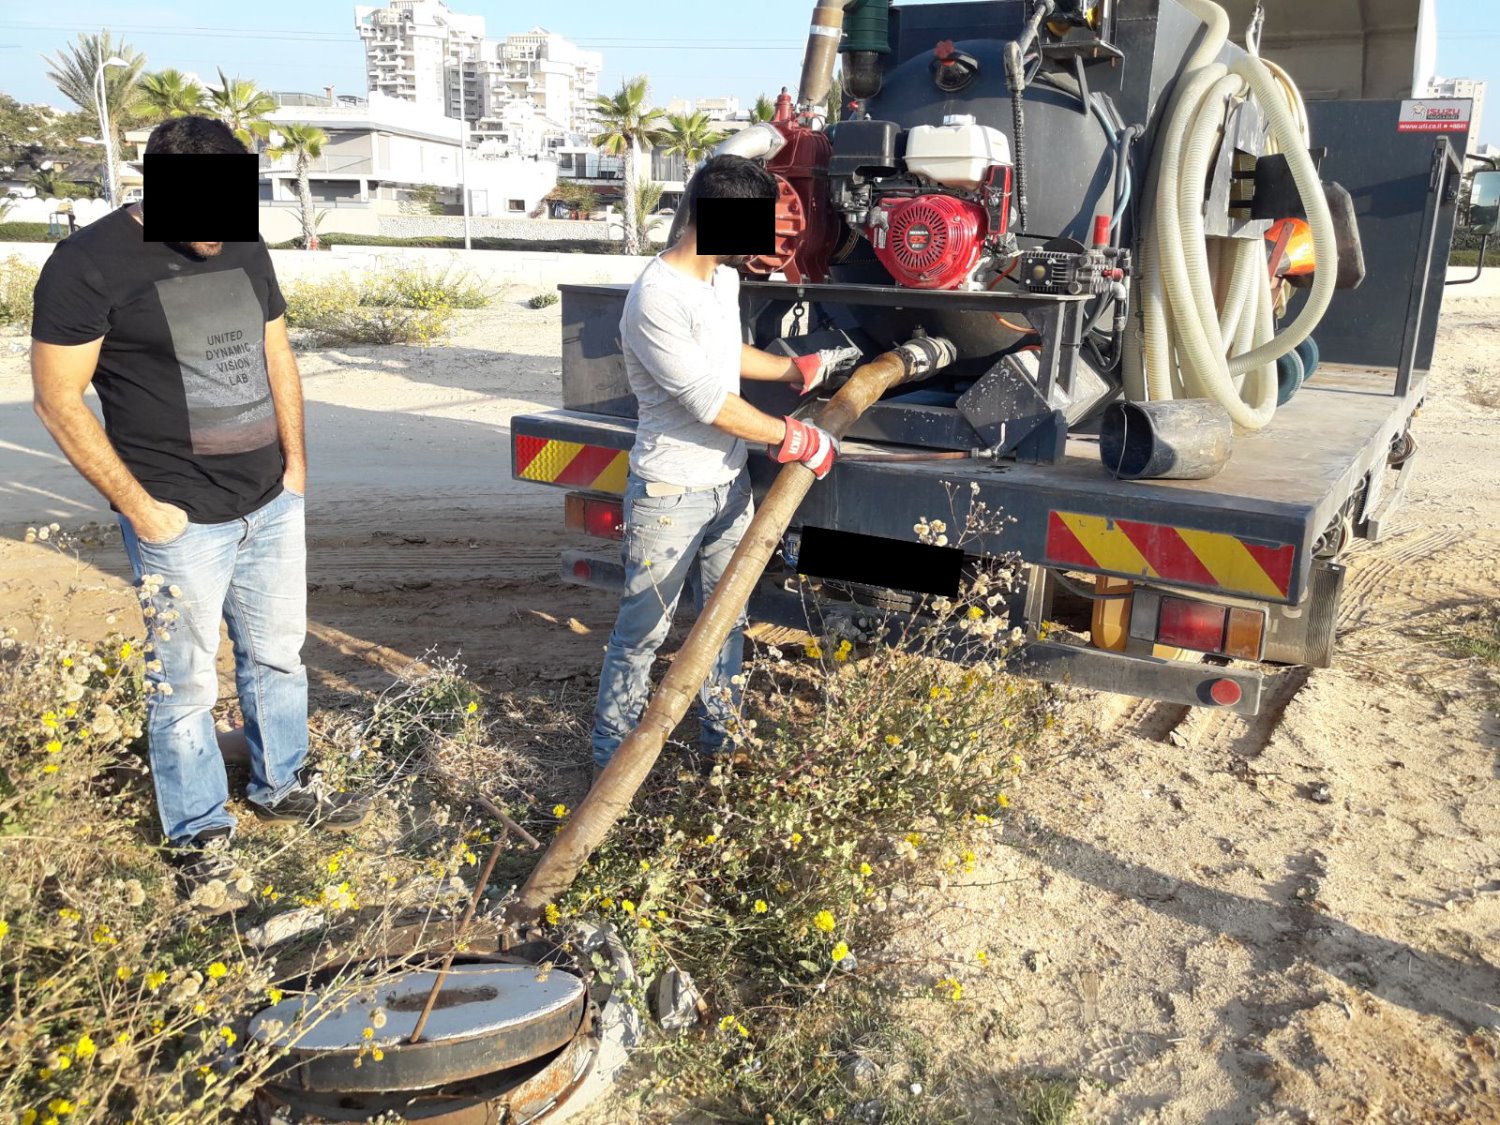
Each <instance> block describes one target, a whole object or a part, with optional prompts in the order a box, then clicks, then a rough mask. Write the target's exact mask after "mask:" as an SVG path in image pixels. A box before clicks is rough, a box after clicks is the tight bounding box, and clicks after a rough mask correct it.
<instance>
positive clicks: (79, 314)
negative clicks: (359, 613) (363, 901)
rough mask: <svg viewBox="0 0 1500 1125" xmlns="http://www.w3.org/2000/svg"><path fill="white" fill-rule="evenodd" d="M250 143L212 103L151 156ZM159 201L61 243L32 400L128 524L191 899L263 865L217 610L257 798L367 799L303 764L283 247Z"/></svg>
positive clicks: (153, 706)
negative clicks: (232, 804) (230, 744)
mask: <svg viewBox="0 0 1500 1125" xmlns="http://www.w3.org/2000/svg"><path fill="white" fill-rule="evenodd" d="M244 152H245V148H244V146H243V145H241V144H240V142H239V141H238V140H237V139H236V138H235V136H234V134H233V133H232V132H231V131H230V130H229V128H228V127H227V126H225V125H224V124H223V123H221V122H218V121H214V120H211V119H209V118H205V117H182V118H177V119H175V120H172V121H168V122H166V123H164V124H162V125H159V126H157V128H156V129H155V130H153V131H152V133H151V137H150V140H149V141H148V142H147V144H146V153H147V155H148V156H149V155H151V154H152V153H164V154H200V155H206V154H214V153H241V154H243V153H244ZM205 166H206V165H205ZM147 186H149V184H148V185H147ZM143 215H144V204H143V203H137V204H133V205H131V206H129V207H122V208H120V209H118V210H116V211H114V212H113V213H112V214H110V215H107V216H106V217H104V218H102V219H100V220H98V221H96V222H94V223H91V224H90V225H89V226H87V227H85V228H84V229H83V230H81V231H79V232H78V233H77V234H75V235H73V236H72V237H70V238H69V239H67V241H65V242H62V243H59V244H58V246H57V248H56V249H55V250H54V251H53V254H52V256H51V258H49V259H48V261H47V264H46V265H45V267H43V269H42V274H41V277H40V279H39V280H38V282H37V285H36V295H35V308H34V314H33V319H32V329H31V335H32V340H33V343H32V358H31V367H32V381H33V384H34V388H35V399H36V411H37V414H38V415H39V416H40V417H41V419H42V422H43V423H44V424H45V425H46V427H47V429H48V431H50V432H51V434H52V436H53V438H55V439H56V441H57V444H58V445H59V446H60V447H61V448H62V451H63V452H64V453H65V454H66V455H67V457H68V460H70V461H71V462H72V463H73V465H74V466H75V467H76V468H77V469H78V471H79V472H81V473H82V474H83V475H84V476H85V477H86V478H87V479H88V480H89V482H90V483H91V484H93V485H94V487H95V488H97V489H98V490H99V491H100V492H101V493H103V494H104V496H105V498H106V499H108V500H109V502H110V507H111V508H113V509H114V510H115V511H116V512H117V513H118V514H119V518H120V524H121V527H122V529H123V531H124V536H125V549H126V552H127V553H128V554H129V556H130V562H131V566H132V569H133V570H134V572H135V576H136V583H137V586H138V589H139V593H140V599H141V603H142V606H143V611H144V614H145V618H146V628H147V640H146V656H147V658H148V662H147V665H146V687H147V693H148V694H147V724H146V726H147V736H148V741H149V744H150V755H151V773H152V777H153V781H154V783H155V787H156V798H157V806H158V810H159V812H160V815H161V823H162V829H163V831H164V833H165V835H166V837H167V840H168V842H169V844H170V845H172V847H173V851H174V855H175V856H176V857H177V858H178V860H179V862H180V863H181V869H182V877H183V882H184V884H185V885H186V887H187V889H188V892H189V894H190V895H192V896H193V898H194V901H195V903H196V904H198V905H200V906H202V907H205V908H207V909H211V910H222V909H233V908H235V907H236V906H240V905H243V904H244V902H245V901H247V899H246V897H245V888H246V887H248V886H250V885H251V884H250V882H249V879H250V873H249V872H246V871H244V870H243V869H242V868H241V867H240V865H239V864H238V863H237V862H236V861H235V859H234V857H233V855H232V854H231V852H230V850H229V846H230V840H231V838H232V835H233V830H234V826H235V818H234V817H233V815H231V814H230V813H229V811H228V810H227V809H226V807H225V803H226V801H227V800H228V797H229V787H228V779H227V776H226V774H225V770H224V762H223V758H222V757H221V755H220V752H219V749H218V744H217V739H216V736H215V731H214V721H213V714H212V708H213V705H214V703H215V702H216V700H217V697H218V678H217V675H216V673H215V669H214V663H215V655H216V653H217V650H218V645H219V622H220V620H221V618H222V619H223V620H225V621H227V623H228V625H229V635H230V639H231V640H232V641H233V644H234V660H235V679H236V683H237V687H238V693H239V702H240V709H241V711H242V712H243V714H244V717H245V737H246V741H247V742H248V743H249V746H250V787H249V791H248V794H247V796H248V798H249V800H250V803H251V806H252V808H253V809H254V810H255V812H256V814H257V815H258V816H260V817H261V818H263V819H268V820H272V821H280V822H307V823H313V822H318V823H321V824H323V825H324V826H326V827H331V828H352V827H356V826H357V825H359V824H360V823H363V821H364V819H365V817H366V816H367V815H368V806H367V805H366V803H365V802H364V801H362V800H359V799H356V798H353V797H350V796H348V795H345V794H331V793H329V792H327V791H326V789H325V788H324V787H323V786H322V785H321V783H320V782H319V781H318V779H317V778H315V777H313V776H312V775H310V774H309V772H308V770H307V768H306V758H307V742H308V739H307V671H306V669H305V668H304V667H303V665H302V661H301V655H300V654H301V649H302V644H303V640H304V639H305V635H306V615H307V581H306V545H305V538H304V531H303V497H304V492H305V489H306V477H307V463H306V459H305V454H304V448H303V433H302V386H301V379H300V377H299V375H298V373H297V363H296V360H295V358H294V357H293V355H292V350H291V345H290V343H289V341H288V338H287V331H286V316H285V313H286V302H285V301H284V300H283V299H282V296H281V290H280V288H279V287H278V286H277V283H276V274H275V270H274V269H273V268H272V265H271V258H270V255H269V254H268V253H267V252H266V246H265V243H264V242H263V241H259V240H257V241H255V242H187V243H182V242H150V241H147V240H146V239H145V230H144V226H143V222H144V220H143ZM90 383H92V384H93V387H94V389H95V390H96V391H97V392H98V395H99V401H100V404H101V406H102V407H103V411H104V426H103V428H102V429H101V428H100V426H99V423H98V421H97V419H96V418H95V416H94V414H93V412H92V411H91V410H90V409H89V407H88V406H87V404H86V403H85V402H84V392H85V391H86V390H87V389H88V387H89V385H90Z"/></svg>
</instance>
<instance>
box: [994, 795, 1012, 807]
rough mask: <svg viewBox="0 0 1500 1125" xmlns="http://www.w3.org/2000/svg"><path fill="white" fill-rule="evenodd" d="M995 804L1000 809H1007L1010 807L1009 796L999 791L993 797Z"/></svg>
mask: <svg viewBox="0 0 1500 1125" xmlns="http://www.w3.org/2000/svg"><path fill="white" fill-rule="evenodd" d="M995 804H997V805H999V806H1000V807H1001V808H1002V809H1008V808H1010V798H1009V797H1007V796H1006V795H1005V794H1004V793H1001V794H1000V795H999V796H998V797H996V798H995Z"/></svg>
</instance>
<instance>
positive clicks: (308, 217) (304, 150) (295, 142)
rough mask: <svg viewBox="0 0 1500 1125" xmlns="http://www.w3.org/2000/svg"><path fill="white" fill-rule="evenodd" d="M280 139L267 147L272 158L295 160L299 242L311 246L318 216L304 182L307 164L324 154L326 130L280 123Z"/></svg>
mask: <svg viewBox="0 0 1500 1125" xmlns="http://www.w3.org/2000/svg"><path fill="white" fill-rule="evenodd" d="M279 132H280V133H281V143H280V144H279V145H274V146H272V147H271V148H268V149H267V150H266V155H268V156H269V157H271V159H272V160H280V159H281V158H282V157H283V156H293V157H296V160H297V202H298V203H299V204H300V205H301V208H302V245H303V246H304V247H310V246H312V240H313V236H314V235H315V234H317V231H318V224H317V217H316V216H315V215H314V214H313V197H312V187H311V185H310V184H309V183H308V182H307V170H308V165H309V164H310V163H311V162H312V161H314V160H316V159H318V157H320V156H322V155H323V142H324V141H326V140H327V139H328V134H327V133H325V132H323V130H322V129H319V128H318V127H317V126H316V125H282V126H280V128H279Z"/></svg>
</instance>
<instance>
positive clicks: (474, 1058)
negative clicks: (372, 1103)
mask: <svg viewBox="0 0 1500 1125" xmlns="http://www.w3.org/2000/svg"><path fill="white" fill-rule="evenodd" d="M436 979H437V973H436V971H435V970H423V971H417V972H409V973H402V974H399V975H397V976H395V977H391V978H387V979H385V980H383V981H381V982H380V983H378V984H376V983H372V984H371V985H370V986H369V987H367V988H365V989H364V990H362V991H360V992H357V993H355V994H353V995H351V996H347V997H345V998H344V999H343V1000H341V1001H340V1002H339V1003H338V1004H337V1005H336V1006H333V1005H332V1004H331V1002H330V1001H327V1000H326V999H324V998H323V997H321V996H319V995H318V994H316V993H315V994H312V995H308V996H298V997H292V998H289V999H286V1000H283V1001H281V1003H279V1004H275V1005H273V1006H272V1007H270V1008H266V1009H264V1010H263V1011H260V1012H257V1013H256V1014H255V1016H254V1018H252V1019H251V1021H250V1034H251V1035H252V1036H254V1037H255V1038H256V1039H258V1040H260V1041H261V1042H269V1043H273V1044H275V1045H277V1046H280V1047H285V1048H287V1052H288V1053H287V1061H288V1063H290V1064H291V1066H292V1069H291V1070H289V1071H288V1072H286V1073H284V1074H280V1075H278V1076H277V1078H276V1081H277V1082H279V1083H281V1084H282V1085H285V1086H291V1087H298V1086H300V1087H301V1088H302V1089H306V1090H338V1091H351V1092H352V1091H362V1090H416V1089H423V1088H426V1087H430V1086H437V1085H441V1084H442V1083H445V1082H455V1081H459V1080H461V1079H465V1078H472V1077H474V1076H476V1075H481V1074H490V1073H493V1072H495V1071H497V1070H501V1069H504V1068H505V1067H511V1066H518V1065H520V1064H521V1063H525V1062H530V1061H531V1060H533V1059H537V1058H540V1057H541V1056H542V1055H545V1054H547V1053H548V1052H549V1051H554V1050H556V1049H557V1048H559V1047H561V1046H562V1045H563V1044H565V1043H567V1042H568V1040H569V1039H571V1038H572V1037H573V1034H574V1032H576V1031H577V1030H578V1026H579V1023H580V1022H581V1020H582V1019H583V1011H584V1005H585V1004H586V1002H587V989H586V988H585V986H584V983H583V981H582V980H580V979H579V978H578V977H576V976H574V975H573V974H572V973H569V972H565V971H563V970H561V969H558V968H555V967H553V966H550V965H516V964H493V963H491V964H470V965H455V966H454V967H453V968H452V969H450V970H449V972H448V976H447V978H446V979H445V980H444V982H443V989H442V991H441V992H439V993H438V999H437V1002H436V1003H435V1004H434V1005H433V1009H432V1015H431V1016H430V1017H429V1018H428V1020H427V1026H426V1027H425V1028H424V1029H423V1031H422V1039H421V1041H420V1042H418V1043H415V1044H412V1043H409V1042H408V1040H409V1039H410V1038H411V1033H412V1030H413V1029H414V1028H415V1027H416V1025H417V1020H418V1018H419V1017H420V1016H421V1013H422V1008H423V1006H424V1005H425V1004H426V1002H427V996H428V993H430V992H431V991H432V985H433V982H434V981H435V980H436ZM377 1009H379V1010H380V1011H381V1012H383V1013H384V1015H385V1022H384V1023H383V1024H382V1026H380V1027H378V1028H376V1027H374V1023H373V1019H372V1013H373V1012H375V1011H376V1010H377ZM367 1029H370V1030H372V1031H373V1034H372V1035H371V1036H370V1037H368V1038H367V1037H366V1030H367ZM375 1047H378V1048H380V1051H381V1054H382V1058H381V1059H380V1061H378V1062H377V1061H375V1059H374V1056H373V1053H372V1051H371V1048H375ZM356 1061H358V1064H359V1065H355V1064H356Z"/></svg>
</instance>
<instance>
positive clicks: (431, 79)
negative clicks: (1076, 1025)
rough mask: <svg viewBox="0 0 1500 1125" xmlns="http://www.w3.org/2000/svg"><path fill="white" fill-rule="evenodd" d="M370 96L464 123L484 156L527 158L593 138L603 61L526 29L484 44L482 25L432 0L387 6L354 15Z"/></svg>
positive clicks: (556, 38)
mask: <svg viewBox="0 0 1500 1125" xmlns="http://www.w3.org/2000/svg"><path fill="white" fill-rule="evenodd" d="M354 13H355V22H356V26H357V28H358V31H359V35H360V38H361V39H362V40H363V41H364V44H365V68H366V75H367V79H368V83H369V89H370V92H371V94H372V96H373V95H374V94H377V93H378V94H382V95H385V96H388V97H392V98H398V99H400V100H403V101H408V102H412V103H414V104H416V105H418V106H420V107H421V108H423V109H424V110H428V111H432V112H437V113H441V114H443V115H445V116H447V117H452V118H462V119H463V120H465V121H467V122H469V125H470V127H471V130H472V136H473V138H474V140H475V141H476V142H477V143H479V144H481V145H484V146H486V147H487V148H488V150H489V151H494V152H499V153H504V154H509V155H515V156H533V155H538V154H540V153H542V152H545V151H547V150H548V149H550V148H555V147H557V146H558V145H560V144H562V143H564V141H565V139H566V137H567V135H568V134H570V133H586V132H590V131H591V130H592V128H593V123H594V120H595V114H594V111H593V100H594V99H595V98H596V97H598V95H599V74H600V71H601V70H602V69H603V67H604V57H603V55H601V54H599V53H598V52H596V51H585V50H582V49H580V48H579V47H578V46H577V45H576V44H574V43H572V42H570V41H569V40H567V39H565V38H564V37H563V36H561V35H554V34H553V33H551V32H549V31H547V30H546V29H545V28H541V27H533V28H532V29H531V30H530V31H527V32H525V33H522V34H518V35H509V36H507V37H506V38H505V39H503V40H498V41H497V40H491V39H486V38H485V24H484V18H483V17H482V16H466V15H459V14H456V13H454V12H451V11H449V9H448V8H447V6H446V5H445V4H444V3H443V2H442V0H390V3H389V6H388V7H385V8H373V7H363V6H361V7H356V8H355V9H354Z"/></svg>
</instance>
